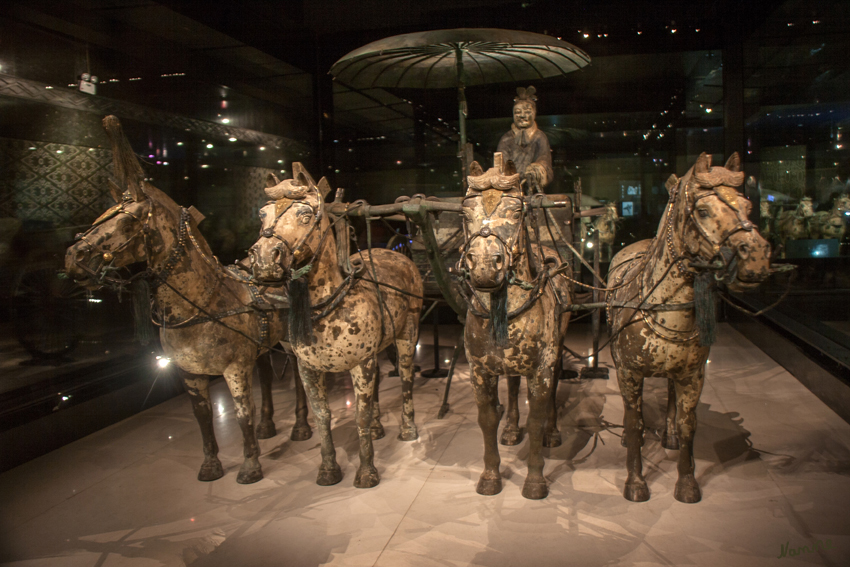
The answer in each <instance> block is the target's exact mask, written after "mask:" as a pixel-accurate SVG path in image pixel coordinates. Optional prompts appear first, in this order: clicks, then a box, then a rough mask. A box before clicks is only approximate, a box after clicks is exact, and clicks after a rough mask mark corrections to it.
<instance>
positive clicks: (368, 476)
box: [354, 467, 381, 488]
mask: <svg viewBox="0 0 850 567" xmlns="http://www.w3.org/2000/svg"><path fill="white" fill-rule="evenodd" d="M379 482H381V477H380V475H379V474H378V469H376V468H375V467H365V468H360V469H357V475H356V476H355V477H354V486H355V487H356V488H372V487H373V486H378V483H379Z"/></svg>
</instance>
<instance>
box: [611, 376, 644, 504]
mask: <svg viewBox="0 0 850 567" xmlns="http://www.w3.org/2000/svg"><path fill="white" fill-rule="evenodd" d="M617 379H618V381H619V382H620V394H621V395H622V396H623V405H624V406H625V409H626V412H625V419H624V420H623V421H624V423H623V437H624V438H625V440H626V448H627V456H626V469H627V470H628V473H629V476H628V478H627V479H626V487H625V490H624V491H623V496H625V497H626V500H631V501H632V502H645V501H647V500H649V487H647V485H646V480H644V478H643V463H642V462H641V450H640V449H641V445H643V428H644V424H643V407H642V406H643V376H642V375H640V374H638V373H637V372H634V371H632V370H629V369H626V368H622V366H621V365H618V368H617Z"/></svg>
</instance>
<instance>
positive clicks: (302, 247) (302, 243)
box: [251, 199, 333, 279]
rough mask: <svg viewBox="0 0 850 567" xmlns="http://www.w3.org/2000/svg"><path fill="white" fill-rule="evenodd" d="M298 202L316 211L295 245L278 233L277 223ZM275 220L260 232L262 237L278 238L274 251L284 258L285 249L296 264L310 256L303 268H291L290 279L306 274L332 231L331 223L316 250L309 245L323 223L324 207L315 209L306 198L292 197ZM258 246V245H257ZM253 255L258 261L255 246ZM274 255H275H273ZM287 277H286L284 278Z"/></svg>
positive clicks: (276, 215) (271, 202)
mask: <svg viewBox="0 0 850 567" xmlns="http://www.w3.org/2000/svg"><path fill="white" fill-rule="evenodd" d="M274 203H276V201H270V202H269V203H267V205H271V204H274ZM295 203H298V204H302V205H307V206H308V207H310V209H311V210H313V211H314V213H313V215H312V216H313V218H312V220H311V222H310V227H309V229H307V231H306V232H305V233H304V234H303V235H301V237H299V238H298V240H296V241H295V244H294V245H290V244H289V242H287V241H286V240H285V239H284V238H283V237H282V236H280V235H279V234H278V233H277V225H278V223H279V222H280V219H282V218H283V215H285V214H286V212H287V211H288V210H289V209H290V207H292V205H293V204H295ZM275 213H276V214H275V218H274V221H272V224H271V226H269V227H268V228H265V229H263V230H262V232H260V238H274V239H275V240H277V241H278V242H277V244H275V246H274V248H272V252H278V254H279V257H280V258H281V259H283V254H280V252H282V251H283V250H284V249H286V251H287V252H288V253H289V254H290V255H291V256H292V259H293V262H294V263H295V265H296V266H297V265H299V264H302V263H303V262H304V261H305V260H307V259H308V258H309V262H308V263H307V264H306V265H305V266H303V267H302V268H297V269H295V268H290V274H289V278H290V279H298V278H299V277H302V276H304V275H306V274H307V273H308V272H309V271H310V270H311V269H312V267H313V262H314V260H315V259H316V258H317V257H318V256H319V255H320V254H321V251H322V248H323V247H324V243H325V240H326V239H327V236H328V233H329V232H330V229H331V227H332V226H333V225H332V224H330V225H329V226H328V229H327V230H325V231H324V232H323V234H322V239H321V240H320V242H319V246H318V247H317V248H316V251H315V252H314V251H313V250H312V249H311V248H310V247H309V245H308V244H307V240H308V239H309V238H310V237H311V236H312V234H313V233H314V232H315V231H316V229H317V228H318V227H319V225H320V224H321V221H322V218H323V209H322V207H321V206H319V207H318V208H316V209H314V208H313V205H311V204H310V203H309V202H308V201H306V200H304V199H292V200H290V202H289V203H288V204H287V205H286V206H285V207H284V208H283V210H281V211H280V212H277V211H276V212H275ZM255 246H256V245H255ZM251 255H252V256H253V257H254V258H253V260H254V262H256V251H255V250H254V247H251ZM272 257H274V255H273V256H272ZM284 279H286V278H284Z"/></svg>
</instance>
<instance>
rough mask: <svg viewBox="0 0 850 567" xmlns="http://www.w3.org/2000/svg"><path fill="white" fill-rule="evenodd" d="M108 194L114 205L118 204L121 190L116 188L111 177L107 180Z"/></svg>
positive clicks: (121, 196)
mask: <svg viewBox="0 0 850 567" xmlns="http://www.w3.org/2000/svg"><path fill="white" fill-rule="evenodd" d="M109 194H110V195H112V198H113V199H114V200H115V202H116V203H120V202H121V199H122V198H123V195H122V193H121V188H120V187H118V184H117V183H115V180H113V179H112V178H111V177H110V178H109Z"/></svg>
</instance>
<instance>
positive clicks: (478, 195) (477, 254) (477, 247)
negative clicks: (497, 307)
mask: <svg viewBox="0 0 850 567" xmlns="http://www.w3.org/2000/svg"><path fill="white" fill-rule="evenodd" d="M494 161H495V165H494V166H493V167H492V168H490V169H489V170H487V171H486V172H484V171H483V169H482V168H481V166H480V165H478V163H477V162H473V164H472V166H471V167H470V173H471V175H469V177H468V178H467V179H468V183H469V189H468V191H467V193H466V196H465V197H464V199H463V227H464V235H465V242H464V245H463V247H462V248H461V257H460V260H459V262H458V267H459V268H460V270H461V272H466V273H468V274H469V282H470V284H471V285H472V287H473V288H474V289H476V290H479V291H485V292H492V291H495V290H498V289H500V288H501V287H502V286H504V285H505V282H506V281H507V280H508V275H509V272H510V270H512V269H515V268H516V266H514V261H515V260H516V259H517V258H519V257H520V256H521V254H522V246H523V229H522V228H523V222H522V221H523V215H524V205H523V200H522V190H521V189H520V176H519V174H517V172H516V169H515V168H514V164H513V162H511V161H508V162H507V164H503V163H502V154H501V153H497V154H495V160H494Z"/></svg>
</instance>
